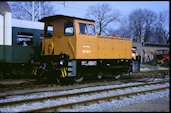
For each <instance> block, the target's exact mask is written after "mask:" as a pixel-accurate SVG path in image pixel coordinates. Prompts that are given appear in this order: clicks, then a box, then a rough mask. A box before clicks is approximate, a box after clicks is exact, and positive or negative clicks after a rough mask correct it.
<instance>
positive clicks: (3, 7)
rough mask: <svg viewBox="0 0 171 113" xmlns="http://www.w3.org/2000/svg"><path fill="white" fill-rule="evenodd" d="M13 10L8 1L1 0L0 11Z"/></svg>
mask: <svg viewBox="0 0 171 113" xmlns="http://www.w3.org/2000/svg"><path fill="white" fill-rule="evenodd" d="M6 12H11V8H10V6H9V5H8V3H7V2H0V13H6Z"/></svg>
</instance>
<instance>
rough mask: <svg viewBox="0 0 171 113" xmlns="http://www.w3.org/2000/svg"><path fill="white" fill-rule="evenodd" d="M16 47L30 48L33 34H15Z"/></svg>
mask: <svg viewBox="0 0 171 113" xmlns="http://www.w3.org/2000/svg"><path fill="white" fill-rule="evenodd" d="M17 45H22V46H32V45H33V34H32V33H28V32H18V33H17Z"/></svg>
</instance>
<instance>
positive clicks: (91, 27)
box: [88, 24, 95, 35]
mask: <svg viewBox="0 0 171 113" xmlns="http://www.w3.org/2000/svg"><path fill="white" fill-rule="evenodd" d="M88 33H89V35H95V27H94V25H93V24H88Z"/></svg>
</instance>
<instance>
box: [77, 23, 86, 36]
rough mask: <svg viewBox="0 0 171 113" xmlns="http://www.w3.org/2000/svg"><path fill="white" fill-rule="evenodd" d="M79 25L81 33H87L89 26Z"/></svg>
mask: <svg viewBox="0 0 171 113" xmlns="http://www.w3.org/2000/svg"><path fill="white" fill-rule="evenodd" d="M79 27H80V33H81V34H87V27H86V24H83V23H79Z"/></svg>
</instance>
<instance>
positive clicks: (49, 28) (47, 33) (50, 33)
mask: <svg viewBox="0 0 171 113" xmlns="http://www.w3.org/2000/svg"><path fill="white" fill-rule="evenodd" d="M52 36H53V26H52V25H48V26H46V28H45V38H51V37H52Z"/></svg>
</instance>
